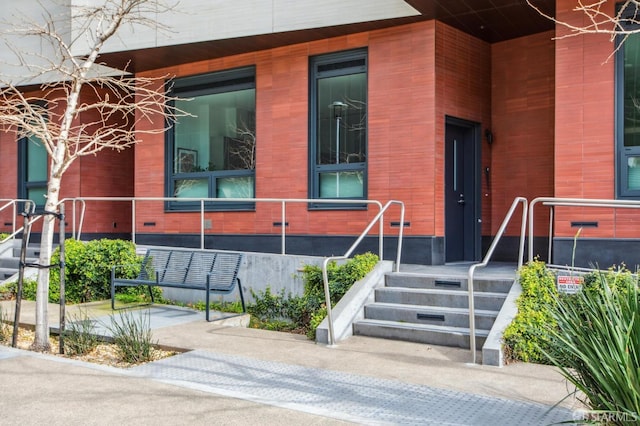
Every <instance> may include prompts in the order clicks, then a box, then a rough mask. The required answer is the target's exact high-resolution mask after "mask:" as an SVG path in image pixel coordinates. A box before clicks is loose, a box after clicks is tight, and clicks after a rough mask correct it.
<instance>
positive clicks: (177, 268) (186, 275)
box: [111, 248, 246, 321]
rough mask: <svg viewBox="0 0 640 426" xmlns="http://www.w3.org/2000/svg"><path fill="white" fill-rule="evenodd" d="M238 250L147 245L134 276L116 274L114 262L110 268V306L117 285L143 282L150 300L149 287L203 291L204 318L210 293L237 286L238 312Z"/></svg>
mask: <svg viewBox="0 0 640 426" xmlns="http://www.w3.org/2000/svg"><path fill="white" fill-rule="evenodd" d="M241 262H242V254H240V253H228V252H214V251H190V250H170V249H155V248H152V249H148V250H147V253H146V254H145V256H144V259H143V261H142V267H141V268H140V273H139V274H138V276H137V277H136V278H133V279H126V278H119V277H118V276H117V270H118V268H119V267H118V266H114V267H113V268H112V269H111V309H114V310H115V309H116V307H115V301H116V288H117V287H138V286H147V287H148V289H149V295H150V296H151V303H153V302H154V299H153V293H152V291H151V287H154V286H157V287H171V288H184V289H189V290H202V291H204V292H205V303H206V318H207V321H210V319H209V300H210V295H211V293H220V294H228V293H231V292H232V291H233V289H234V287H236V286H237V287H238V292H239V293H240V302H241V303H242V312H246V308H245V304H244V296H243V294H242V285H241V283H240V279H239V278H238V271H239V270H240V263H241Z"/></svg>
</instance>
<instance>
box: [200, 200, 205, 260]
mask: <svg viewBox="0 0 640 426" xmlns="http://www.w3.org/2000/svg"><path fill="white" fill-rule="evenodd" d="M200 250H204V200H200Z"/></svg>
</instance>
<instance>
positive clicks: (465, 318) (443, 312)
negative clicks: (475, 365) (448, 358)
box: [364, 303, 498, 330]
mask: <svg viewBox="0 0 640 426" xmlns="http://www.w3.org/2000/svg"><path fill="white" fill-rule="evenodd" d="M497 316H498V311H487V310H476V311H475V318H476V328H481V329H487V330H490V329H491V327H492V326H493V323H494V321H495V319H496V317H497ZM364 317H365V318H366V319H374V320H383V321H395V322H403V323H414V324H433V325H444V326H449V327H468V326H469V309H468V308H449V307H442V306H422V305H398V304H395V303H372V304H369V305H366V306H365V307H364Z"/></svg>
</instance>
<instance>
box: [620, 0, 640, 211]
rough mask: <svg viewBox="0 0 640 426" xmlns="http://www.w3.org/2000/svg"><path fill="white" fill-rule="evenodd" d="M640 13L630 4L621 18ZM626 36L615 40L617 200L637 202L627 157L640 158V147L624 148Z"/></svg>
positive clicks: (639, 194) (638, 194) (637, 192)
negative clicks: (629, 180)
mask: <svg viewBox="0 0 640 426" xmlns="http://www.w3.org/2000/svg"><path fill="white" fill-rule="evenodd" d="M621 7H622V4H621V3H619V4H618V5H617V6H616V10H617V11H618V13H620V12H619V11H620V8H621ZM638 13H639V11H638V10H636V8H635V6H634V5H632V4H630V5H629V7H628V9H627V10H626V11H623V12H622V13H621V14H620V16H621V18H622V19H638V18H635V16H637V15H638ZM622 25H623V28H625V29H632V28H633V27H636V28H637V27H638V25H637V24H636V25H631V24H630V23H628V22H627V23H625V22H623V24H622ZM624 42H625V36H623V35H618V36H617V37H616V39H615V49H616V51H615V61H614V77H615V78H614V93H615V102H614V117H615V126H614V140H615V161H614V174H615V180H614V185H615V196H616V199H623V200H624V199H628V200H637V199H640V190H630V189H628V188H627V182H628V169H627V157H629V156H634V157H635V156H640V147H625V146H624V95H625V94H624V46H623V45H622V44H623V43H624Z"/></svg>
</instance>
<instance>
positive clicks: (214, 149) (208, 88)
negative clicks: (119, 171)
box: [167, 68, 256, 209]
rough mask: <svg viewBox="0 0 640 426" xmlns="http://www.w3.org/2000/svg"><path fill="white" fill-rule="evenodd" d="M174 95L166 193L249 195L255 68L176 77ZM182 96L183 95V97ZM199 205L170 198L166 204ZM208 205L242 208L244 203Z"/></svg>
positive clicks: (251, 192) (252, 171) (253, 147)
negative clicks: (177, 116) (175, 117)
mask: <svg viewBox="0 0 640 426" xmlns="http://www.w3.org/2000/svg"><path fill="white" fill-rule="evenodd" d="M173 95H174V96H177V97H179V98H181V99H179V100H177V101H175V106H176V108H178V109H179V110H182V111H185V112H187V113H189V116H188V117H181V118H180V119H179V121H178V122H177V123H176V124H175V126H174V127H173V128H172V130H171V131H169V132H167V176H168V182H167V187H168V191H167V192H168V194H169V196H171V197H178V198H254V196H255V164H256V118H255V117H256V90H255V70H254V68H242V69H237V70H230V71H224V72H218V73H213V74H206V75H199V76H194V77H187V78H181V79H178V80H176V81H175V84H174V87H173ZM182 99H184V100H182ZM196 205H197V207H198V208H199V203H195V204H194V203H187V202H180V203H172V204H171V205H170V208H171V209H194V208H195V207H196ZM208 208H224V209H235V208H238V209H246V208H252V205H251V204H248V203H237V202H236V203H232V202H229V203H224V204H220V203H212V204H211V205H210V206H208Z"/></svg>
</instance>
